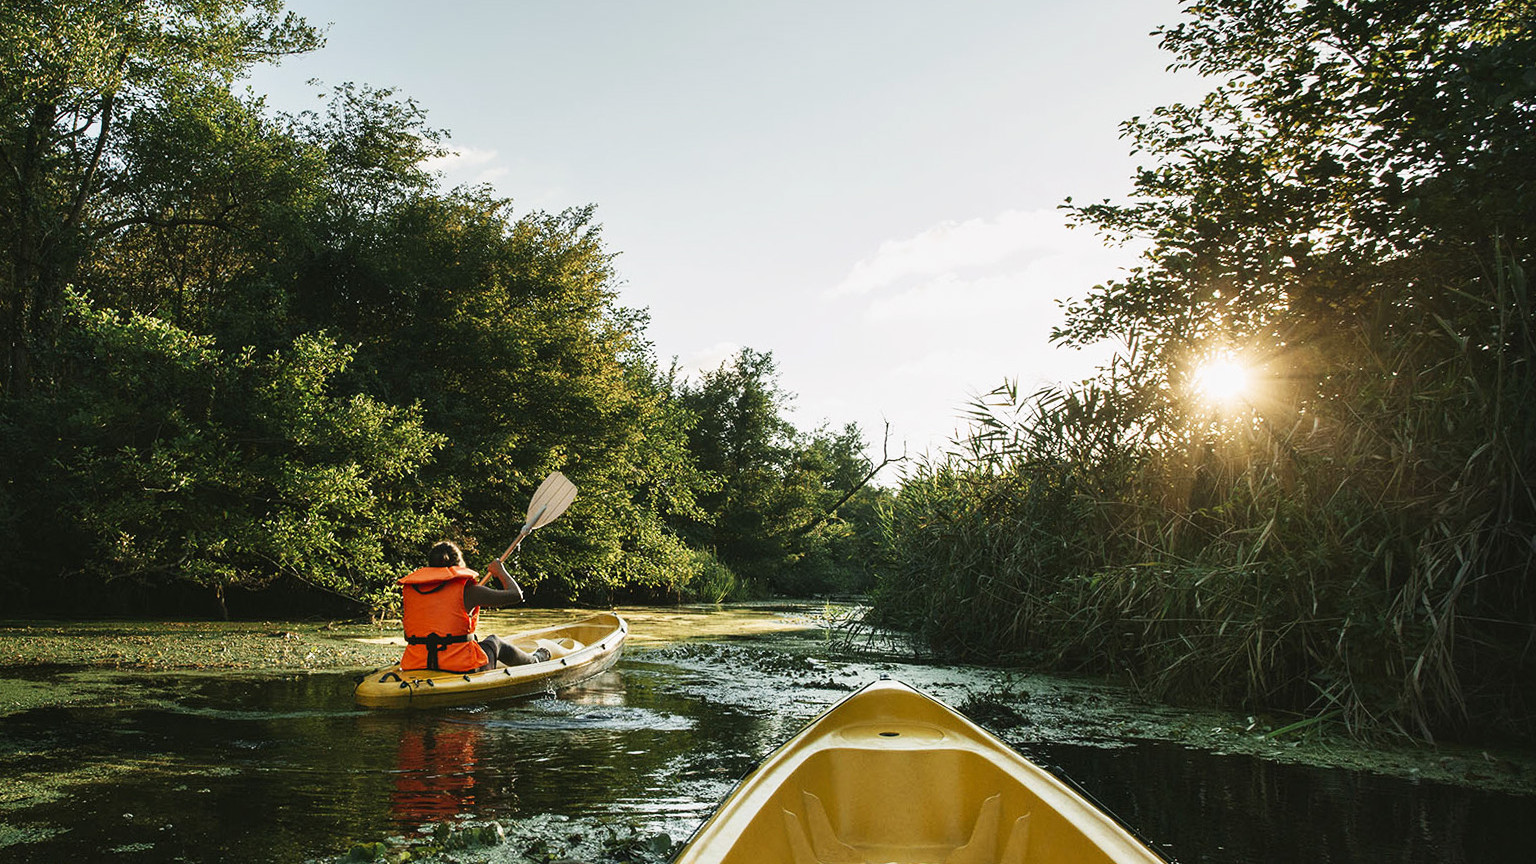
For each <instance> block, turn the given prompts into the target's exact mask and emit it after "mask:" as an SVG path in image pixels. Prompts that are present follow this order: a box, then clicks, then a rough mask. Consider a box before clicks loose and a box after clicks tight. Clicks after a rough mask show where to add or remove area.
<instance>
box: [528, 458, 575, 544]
mask: <svg viewBox="0 0 1536 864" xmlns="http://www.w3.org/2000/svg"><path fill="white" fill-rule="evenodd" d="M575 500H576V484H575V483H572V482H571V481H569V480H567V479H566V478H565V475H564V474H561V473H560V472H559V471H555V472H553V473H551V474H550V475H549V476H548V477H545V478H544V482H543V483H540V484H539V488H538V490H537V491H535V492H534V493H533V500H532V501H530V502H528V521H527V522H526V523H524V525H523V530H524V531H532V530H534V529H535V528H542V527H544V526H545V525H548V524H549V523H551V522H553V521H555V520H556V519H558V518H560V514H561V513H564V512H565V508H567V507H569V506H571V502H572V501H575Z"/></svg>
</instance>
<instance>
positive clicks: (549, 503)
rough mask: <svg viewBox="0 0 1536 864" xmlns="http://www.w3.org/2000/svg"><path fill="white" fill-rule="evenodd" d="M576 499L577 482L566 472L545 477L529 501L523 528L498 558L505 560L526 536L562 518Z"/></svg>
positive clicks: (498, 559) (556, 472)
mask: <svg viewBox="0 0 1536 864" xmlns="http://www.w3.org/2000/svg"><path fill="white" fill-rule="evenodd" d="M575 500H576V484H575V483H572V482H571V481H569V480H567V479H565V475H564V474H561V473H560V472H559V471H555V472H552V473H551V474H550V475H549V476H548V477H545V478H544V482H543V483H540V484H539V488H538V489H537V490H535V491H534V493H533V500H532V501H529V502H528V516H527V517H526V521H524V522H523V527H522V529H521V530H519V531H518V532H517V539H516V540H513V541H512V545H511V546H508V547H507V551H505V552H503V553H501V557H499V558H497V559H496V560H497V561H505V560H506V558H507V556H508V555H511V554H512V553H513V551H515V550H516V549H517V544H519V543H521V542H523V538H524V537H527V536H528V535H529V534H532V533H533V532H534V531H536V530H537V529H539V528H543V527H544V526H545V525H548V524H549V523H551V522H553V521H555V520H556V519H558V518H560V514H561V513H564V512H565V508H567V507H569V506H571V502H572V501H575Z"/></svg>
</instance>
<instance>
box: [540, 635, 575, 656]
mask: <svg viewBox="0 0 1536 864" xmlns="http://www.w3.org/2000/svg"><path fill="white" fill-rule="evenodd" d="M533 641H534V643H535V644H536V645H537V646H538V647H539V648H543V649H546V650H547V651H549V656H550V657H564V656H565V655H567V654H570V653H572V652H574V651H580V650H581V649H583V648H585V647H587V646H585V645H583V644H582V643H580V642H577V641H576V640H575V639H570V638H565V639H535V640H533Z"/></svg>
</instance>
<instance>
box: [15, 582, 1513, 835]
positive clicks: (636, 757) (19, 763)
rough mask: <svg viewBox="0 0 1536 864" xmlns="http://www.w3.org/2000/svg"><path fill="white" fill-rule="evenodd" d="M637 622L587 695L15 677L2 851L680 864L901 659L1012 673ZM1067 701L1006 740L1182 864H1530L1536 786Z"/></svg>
mask: <svg viewBox="0 0 1536 864" xmlns="http://www.w3.org/2000/svg"><path fill="white" fill-rule="evenodd" d="M551 614H553V613H551ZM647 615H653V616H654V617H651V618H649V619H647V617H646V616H647ZM631 617H632V619H634V620H633V621H632V624H633V630H634V633H635V638H634V641H633V642H632V643H631V645H630V646H629V647H628V648H627V650H626V653H625V656H624V658H623V659H622V660H621V661H620V663H619V664H618V665H617V666H616V667H615V668H614V669H613V670H611V671H610V672H607V673H605V674H603V675H601V676H599V677H598V678H596V679H593V680H592V681H589V682H587V683H586V684H584V685H582V686H579V687H576V688H571V689H569V690H565V691H562V692H561V693H560V694H558V696H556V697H549V696H545V697H536V698H532V699H527V700H523V701H518V702H512V703H506V704H497V705H487V706H474V707H466V708H455V709H444V710H436V711H419V712H412V713H399V712H381V711H365V710H361V709H358V708H356V707H354V706H353V704H352V702H351V698H350V693H351V688H352V685H353V683H354V682H355V680H356V679H357V677H358V675H359V674H360V672H361V671H362V670H355V671H348V672H321V673H285V674H280V675H275V674H260V673H240V674H236V673H230V672H220V673H195V674H194V673H166V672H147V671H129V670H124V671H102V670H92V669H80V668H76V667H52V668H42V667H27V668H25V669H22V670H10V671H0V677H3V678H8V679H10V680H9V683H8V686H9V687H11V688H13V689H14V688H26V687H34V688H39V689H40V690H42V691H44V692H46V693H47V694H52V696H53V697H54V698H50V699H41V700H34V702H35V707H26V708H21V709H17V710H11V711H8V712H5V713H3V714H0V776H3V777H4V778H6V783H5V784H4V785H3V787H0V862H11V861H17V862H20V861H28V862H31V861H72V860H79V861H84V860H90V861H101V860H107V861H124V862H129V861H143V862H172V861H228V862H296V861H334V860H339V859H342V858H344V857H346V856H348V854H349V852H350V850H352V849H353V847H354V846H355V845H357V844H383V845H382V846H379V847H376V848H379V849H381V850H384V851H385V852H386V853H387V854H393V855H398V854H399V853H400V851H401V850H404V849H413V850H415V851H417V852H421V851H425V850H427V849H428V848H437V847H439V846H441V845H443V843H444V838H445V837H446V838H449V839H454V838H457V842H456V845H459V846H462V847H464V848H457V849H455V850H453V851H452V852H451V854H452V855H453V856H454V859H455V860H460V861H487V862H512V861H525V860H538V861H546V860H551V858H558V857H562V856H570V857H576V858H580V859H583V860H589V861H620V860H625V861H646V860H665V858H666V857H668V856H669V855H670V853H671V851H672V850H673V849H674V848H675V844H676V843H678V842H680V841H681V840H683V839H685V838H686V836H687V835H688V834H689V833H690V832H691V831H692V830H693V829H694V828H695V827H696V826H697V825H698V824H699V823H700V822H701V821H702V820H703V819H704V818H705V817H706V816H707V815H708V813H709V812H710V811H711V810H712V809H713V807H714V805H715V804H716V803H717V802H718V801H719V800H720V799H721V798H722V797H723V796H724V795H725V794H726V793H727V792H728V791H729V790H730V788H731V787H732V785H733V784H734V783H735V781H736V780H737V779H739V778H740V777H741V776H742V775H744V774H745V773H746V772H747V771H749V770H750V769H751V768H752V766H754V765H755V764H756V763H757V761H758V760H759V759H761V758H762V757H763V756H764V755H766V754H767V753H768V752H770V751H771V750H772V749H773V748H774V747H776V746H778V745H779V744H780V743H782V742H783V741H784V740H786V739H787V738H788V737H789V736H791V735H792V734H794V732H795V731H797V730H798V729H799V728H800V727H801V726H802V725H803V724H804V723H805V722H806V721H808V720H809V719H810V718H812V717H813V716H815V715H816V714H817V713H819V712H820V711H821V710H823V709H825V708H826V707H828V706H829V705H831V704H833V703H834V702H836V701H837V700H839V699H841V698H843V697H845V696H846V695H847V694H848V693H850V692H852V691H853V690H854V689H856V688H857V687H859V686H862V685H863V684H864V683H867V682H868V681H870V680H873V679H875V678H877V677H878V676H879V675H881V674H889V675H891V676H892V677H896V678H899V679H902V680H905V681H907V682H908V683H911V684H913V685H914V686H917V687H918V688H919V689H922V690H924V691H925V692H928V693H929V694H930V695H933V696H935V697H937V698H940V699H942V700H944V701H946V702H948V703H949V704H951V705H954V706H957V707H958V706H959V705H962V704H965V703H967V702H968V701H969V700H972V699H975V698H978V697H983V696H986V695H987V694H993V695H995V694H997V693H1000V692H1003V691H1004V690H1005V689H1007V688H1008V687H1011V686H1017V681H1016V680H1015V679H1013V678H1010V677H1009V676H1008V675H1007V674H1006V673H1000V672H996V671H993V670H982V669H971V668H964V669H962V668H953V667H934V666H926V665H919V664H912V663H902V662H896V661H894V660H890V659H885V660H882V661H878V662H877V661H873V660H868V659H864V660H850V659H848V658H847V657H846V655H838V654H837V653H835V652H834V651H833V650H832V648H833V646H831V645H830V644H829V643H828V642H827V640H826V639H825V638H824V636H822V635H819V633H818V631H815V630H810V631H807V630H805V629H804V628H805V627H806V626H807V625H808V620H807V619H806V617H805V616H802V615H785V614H783V613H778V612H772V611H755V612H740V611H737V612H732V613H729V614H724V613H722V614H718V615H716V614H706V613H701V612H697V611H683V610H679V611H677V612H675V613H673V612H667V613H645V612H637V613H636V614H634V615H632V616H631ZM523 620H526V619H523ZM503 629H508V628H503ZM1042 693H1043V691H1042ZM1044 698H1046V697H1045V696H1044V695H1041V696H1037V699H1040V700H1043V699H1044ZM34 702H28V703H26V704H34ZM1067 707H1068V708H1070V705H1068V706H1067ZM1042 716H1043V715H1042ZM1055 716H1058V717H1061V716H1065V717H1067V718H1068V719H1067V720H1060V719H1057V720H1053V721H1052V722H1051V723H1050V724H1045V723H1043V722H1040V721H1035V722H1026V723H1011V724H1008V725H1006V727H1005V728H997V729H996V731H998V732H999V733H1000V734H1001V735H1003V737H1004V738H1005V739H1006V740H1008V741H1009V742H1010V743H1012V744H1013V745H1014V746H1015V747H1016V748H1017V749H1019V750H1020V751H1021V752H1023V753H1024V754H1025V755H1026V756H1028V757H1030V758H1032V759H1034V760H1035V761H1037V762H1039V763H1040V764H1042V765H1044V766H1045V767H1047V768H1048V769H1050V770H1052V771H1053V772H1055V773H1057V774H1058V776H1062V777H1063V778H1065V779H1066V780H1067V781H1068V782H1069V783H1071V784H1073V785H1074V786H1076V787H1077V788H1079V789H1080V790H1082V791H1083V792H1084V793H1085V794H1087V795H1089V796H1090V797H1092V798H1093V799H1094V800H1096V801H1097V802H1099V803H1100V804H1101V806H1103V807H1105V808H1106V809H1107V810H1109V811H1110V812H1112V813H1113V814H1114V815H1116V816H1117V818H1119V819H1121V820H1122V821H1123V822H1124V823H1125V824H1126V825H1127V826H1128V827H1130V828H1131V829H1132V830H1133V831H1134V832H1135V833H1136V834H1137V835H1138V836H1140V837H1142V839H1143V840H1145V841H1146V842H1147V843H1148V844H1149V845H1151V846H1152V847H1153V848H1155V849H1156V850H1158V851H1159V852H1160V853H1162V854H1163V855H1164V856H1166V857H1168V858H1169V859H1170V860H1174V861H1179V862H1190V864H1193V862H1233V864H1236V862H1245V864H1246V862H1253V861H1273V862H1290V861H1294V862H1308V864H1315V862H1344V861H1350V862H1375V861H1380V862H1426V864H1427V862H1485V861H1486V862H1503V861H1515V860H1525V859H1526V858H1527V857H1528V854H1527V853H1528V846H1527V845H1526V841H1525V839H1524V832H1523V829H1524V827H1525V820H1527V819H1529V817H1530V816H1531V815H1532V814H1536V797H1531V796H1526V795H1520V794H1514V793H1501V792H1488V791H1479V790H1478V789H1476V788H1469V787H1467V786H1464V785H1451V784H1445V783H1437V782H1427V781H1414V780H1411V779H1399V778H1393V777H1388V776H1384V775H1381V774H1376V773H1369V772H1364V771H1348V770H1340V769H1319V768H1309V767H1305V766H1301V765H1291V764H1277V763H1275V762H1273V761H1270V760H1266V759H1259V758H1255V757H1252V756H1239V755H1216V754H1214V753H1212V752H1209V751H1206V750H1201V749H1195V748H1190V747H1185V746H1179V745H1176V744H1172V743H1167V742H1163V741H1155V740H1144V739H1134V738H1131V739H1127V738H1114V737H1109V736H1106V735H1104V734H1102V732H1101V731H1099V730H1098V727H1091V728H1090V727H1089V726H1088V724H1086V723H1085V724H1084V727H1083V728H1082V729H1074V728H1073V727H1074V724H1073V723H1072V722H1071V720H1070V718H1071V711H1070V710H1069V711H1067V713H1066V714H1064V715H1055ZM993 725H994V727H995V725H996V724H993ZM1048 727H1049V728H1048ZM492 823H494V824H495V825H496V826H499V828H500V829H501V831H502V832H504V833H505V835H506V840H505V841H504V842H500V843H496V844H494V845H485V844H483V843H481V842H479V841H480V840H481V839H491V838H490V836H489V835H486V834H483V833H475V831H473V830H470V829H477V828H478V827H480V826H489V825H491V824H492ZM466 838H468V839H466Z"/></svg>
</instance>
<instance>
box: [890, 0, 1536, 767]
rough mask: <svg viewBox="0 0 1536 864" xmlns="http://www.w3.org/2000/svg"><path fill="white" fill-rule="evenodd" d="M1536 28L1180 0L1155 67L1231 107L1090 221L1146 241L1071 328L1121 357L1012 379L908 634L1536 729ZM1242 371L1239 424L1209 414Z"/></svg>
mask: <svg viewBox="0 0 1536 864" xmlns="http://www.w3.org/2000/svg"><path fill="white" fill-rule="evenodd" d="M1533 26H1536V7H1533V6H1532V4H1530V3H1528V2H1522V0H1505V2H1497V3H1468V2H1452V0H1447V2H1436V3H1408V2H1400V0H1359V2H1342V3H1340V2H1299V0H1215V2H1203V3H1199V4H1192V5H1190V6H1188V7H1186V10H1185V16H1184V19H1183V20H1182V21H1181V23H1179V24H1177V25H1174V26H1170V27H1167V28H1164V29H1163V30H1162V36H1163V44H1164V46H1165V47H1166V48H1168V49H1169V50H1171V51H1172V52H1173V53H1174V55H1175V58H1176V59H1175V65H1177V66H1182V67H1186V68H1192V69H1196V70H1198V71H1200V72H1201V73H1203V74H1205V75H1208V76H1210V77H1211V79H1212V80H1213V82H1214V83H1215V84H1216V86H1215V88H1214V90H1213V92H1212V93H1211V95H1210V96H1209V97H1208V98H1206V99H1205V100H1204V101H1203V102H1201V103H1200V104H1198V105H1175V106H1169V107H1165V108H1160V109H1158V110H1156V111H1154V112H1152V113H1151V114H1150V115H1149V116H1148V117H1145V118H1134V119H1132V120H1131V121H1129V122H1128V123H1127V124H1125V127H1124V128H1125V133H1126V136H1127V137H1128V138H1129V139H1130V140H1131V141H1132V142H1133V145H1134V147H1135V148H1136V150H1137V152H1139V153H1140V154H1142V155H1143V156H1145V157H1146V158H1148V159H1149V160H1150V161H1151V163H1152V164H1151V166H1150V167H1146V168H1143V169H1141V170H1140V171H1139V172H1138V173H1137V174H1136V176H1135V178H1134V191H1133V194H1132V196H1131V197H1130V200H1129V201H1127V202H1125V203H1111V202H1107V201H1106V202H1104V203H1101V204H1094V205H1088V206H1069V208H1068V209H1069V212H1070V214H1071V215H1072V217H1073V218H1074V219H1076V220H1077V221H1079V222H1081V223H1084V224H1088V225H1091V226H1094V227H1096V228H1097V229H1099V230H1101V231H1103V232H1104V233H1105V234H1106V235H1108V236H1109V237H1111V238H1122V239H1130V238H1140V239H1144V240H1146V241H1149V243H1150V251H1149V252H1148V253H1147V255H1146V260H1145V263H1144V264H1143V266H1142V267H1140V268H1138V269H1136V270H1134V271H1132V272H1131V273H1129V274H1128V275H1127V276H1126V277H1125V278H1123V279H1120V280H1117V281H1114V282H1110V283H1106V284H1105V285H1101V286H1098V287H1097V288H1095V289H1094V290H1093V291H1092V292H1090V294H1089V295H1088V297H1087V298H1086V299H1085V300H1083V301H1081V302H1079V303H1076V304H1074V305H1071V306H1069V308H1068V317H1067V322H1066V324H1065V325H1064V327H1063V328H1062V330H1061V331H1060V333H1059V334H1058V338H1060V339H1061V341H1063V342H1065V343H1067V344H1086V343H1089V342H1095V341H1100V340H1105V339H1112V340H1117V341H1119V342H1120V343H1121V344H1122V345H1123V346H1124V349H1123V351H1122V352H1121V354H1120V356H1118V357H1117V358H1116V359H1115V360H1114V362H1113V363H1112V364H1110V366H1109V367H1107V368H1106V369H1105V370H1104V372H1103V374H1102V375H1101V376H1100V377H1099V378H1098V380H1096V381H1094V382H1091V383H1089V384H1086V385H1083V386H1081V387H1073V388H1066V389H1063V390H1056V391H1049V392H1046V393H1042V394H1037V396H1036V397H1035V398H1033V399H1031V398H1026V399H1023V400H1020V399H1019V398H1018V394H1017V393H1015V392H1012V391H1011V390H1008V389H1006V388H1005V389H1004V390H1000V391H999V393H998V394H995V395H996V397H997V399H996V402H995V403H993V404H986V405H979V406H978V414H977V416H976V417H975V418H973V419H976V420H977V421H978V422H977V429H978V434H977V436H976V437H975V438H973V439H972V440H970V441H969V442H966V445H965V447H964V448H962V449H961V450H959V451H958V452H956V453H954V454H951V461H949V462H946V463H944V464H940V465H930V466H927V467H926V468H925V469H924V470H922V471H920V472H918V473H917V474H916V475H915V476H913V477H910V478H908V481H907V483H906V484H905V485H904V486H903V489H902V492H901V494H900V495H899V496H898V498H897V500H896V502H895V503H894V506H893V509H892V510H891V511H889V514H888V519H887V530H888V532H889V542H890V543H891V545H892V548H893V550H894V554H895V558H896V561H897V564H896V567H895V568H894V569H893V570H892V571H891V578H889V579H886V580H883V581H882V585H881V589H880V590H881V594H880V596H881V597H882V598H883V599H882V614H884V615H885V616H887V617H888V618H890V619H893V620H898V621H903V622H908V623H914V624H916V625H917V626H921V627H925V628H926V630H925V632H927V633H928V634H929V635H930V637H931V638H933V639H935V641H937V642H940V643H941V644H945V645H950V646H953V648H954V650H957V651H959V652H961V653H968V654H970V655H973V656H974V655H985V654H987V653H988V652H994V651H1016V652H1023V653H1028V654H1030V655H1032V656H1035V657H1039V658H1044V659H1046V660H1049V661H1051V662H1056V663H1061V664H1065V665H1068V666H1071V667H1074V668H1092V669H1100V670H1114V671H1119V672H1122V673H1126V674H1128V675H1130V676H1132V677H1133V679H1134V680H1137V681H1138V682H1140V683H1143V684H1144V685H1146V686H1148V687H1149V688H1150V689H1152V690H1153V691H1155V692H1158V693H1161V694H1163V695H1169V696H1187V697H1189V698H1218V699H1223V700H1226V701H1230V702H1234V703H1243V704H1247V705H1249V706H1253V707H1271V708H1285V709H1292V710H1305V711H1310V712H1313V713H1315V714H1319V713H1324V712H1328V713H1337V714H1338V716H1342V717H1344V718H1346V719H1347V720H1348V721H1349V722H1350V723H1351V724H1352V725H1353V726H1354V728H1357V729H1380V728H1389V729H1398V730H1401V731H1403V732H1405V733H1408V734H1412V735H1417V736H1422V737H1430V736H1434V735H1437V734H1443V733H1446V732H1453V733H1456V734H1469V733H1479V734H1516V735H1526V736H1528V735H1531V734H1533V731H1536V730H1533V727H1532V725H1531V717H1532V716H1533V714H1532V710H1531V709H1532V706H1531V704H1530V694H1531V693H1533V692H1536V686H1533V685H1536V663H1533V661H1532V659H1531V657H1530V656H1529V652H1528V651H1526V650H1525V648H1524V646H1525V645H1526V644H1527V642H1528V637H1529V634H1530V632H1531V631H1532V628H1533V627H1536V597H1533V593H1532V592H1531V591H1530V590H1529V587H1528V586H1529V585H1530V581H1531V580H1530V573H1531V556H1532V553H1531V549H1530V545H1529V538H1530V537H1531V536H1532V535H1533V533H1536V501H1533V500H1532V498H1531V496H1530V494H1529V487H1528V484H1527V483H1526V482H1525V480H1524V479H1523V478H1526V477H1529V476H1531V474H1532V472H1533V471H1536V458H1533V457H1536V452H1533V450H1532V446H1531V445H1530V444H1529V442H1530V441H1531V440H1532V435H1533V433H1536V429H1533V428H1532V416H1531V413H1530V410H1531V409H1530V408H1529V407H1528V405H1529V401H1530V400H1529V394H1530V392H1532V391H1531V388H1532V385H1533V384H1536V382H1533V381H1532V380H1531V378H1530V374H1531V372H1530V364H1531V359H1532V348H1533V343H1532V341H1531V317H1530V316H1531V307H1530V305H1529V298H1528V294H1527V289H1526V281H1525V273H1526V272H1527V270H1528V267H1529V261H1530V255H1531V251H1532V247H1531V243H1532V237H1531V235H1530V228H1531V226H1532V225H1533V224H1536V218H1533V217H1536V198H1532V197H1531V194H1530V192H1529V190H1528V186H1529V184H1528V182H1527V179H1528V178H1529V177H1531V176H1533V174H1536V164H1533V162H1532V159H1533V154H1536V148H1533V146H1532V141H1533V140H1536V139H1533V138H1532V137H1531V136H1530V134H1529V130H1530V129H1531V128H1532V126H1533V124H1532V120H1533V115H1536V76H1532V75H1531V74H1530V72H1529V70H1530V69H1531V68H1533V66H1536V32H1533ZM1216 357H1234V358H1238V359H1239V360H1241V361H1242V362H1243V363H1245V364H1246V365H1247V366H1248V367H1249V368H1250V370H1252V372H1253V374H1254V376H1255V378H1256V379H1257V380H1258V383H1259V386H1256V387H1255V388H1254V389H1253V390H1252V391H1251V392H1250V394H1249V396H1248V399H1247V401H1246V402H1244V403H1241V404H1227V405H1215V404H1212V403H1211V402H1210V401H1208V400H1203V399H1201V398H1199V395H1198V393H1197V392H1196V389H1195V387H1194V385H1195V382H1196V379H1197V370H1198V369H1199V368H1200V366H1201V364H1202V363H1203V362H1205V361H1207V360H1209V359H1211V358H1216ZM924 520H927V521H924ZM924 525H931V526H934V527H933V528H931V529H930V528H924V527H922V526H924ZM1051 540H1054V541H1056V545H1053V544H1052V542H1050V541H1051ZM925 559H926V560H925ZM946 567H949V568H952V569H953V575H952V576H948V578H946V572H947V571H946V570H945V568H946ZM919 579H927V580H930V581H929V582H928V583H926V584H924V585H923V588H919V587H917V584H918V583H917V580H919ZM928 588H931V589H932V590H933V592H934V594H933V595H932V596H928V595H926V594H924V589H928ZM957 608H958V609H963V610H965V611H964V612H962V613H956V612H954V611H953V610H955V609H957ZM961 636H964V637H966V640H968V641H966V640H961V639H960V638H959V637H961Z"/></svg>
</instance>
